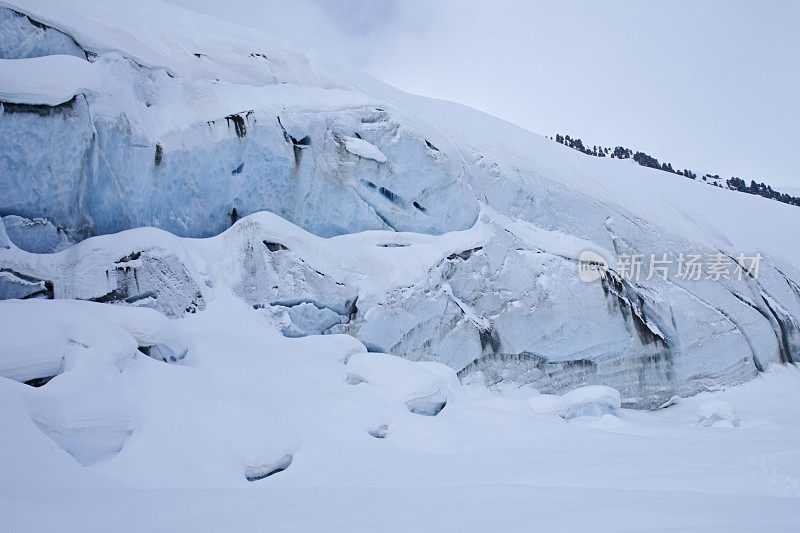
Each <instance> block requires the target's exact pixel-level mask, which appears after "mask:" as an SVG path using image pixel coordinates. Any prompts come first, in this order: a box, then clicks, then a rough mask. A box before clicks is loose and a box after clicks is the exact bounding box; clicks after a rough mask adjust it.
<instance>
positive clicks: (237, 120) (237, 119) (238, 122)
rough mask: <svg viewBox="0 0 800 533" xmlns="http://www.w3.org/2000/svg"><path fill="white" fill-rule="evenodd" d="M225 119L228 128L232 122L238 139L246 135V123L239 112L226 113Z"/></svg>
mask: <svg viewBox="0 0 800 533" xmlns="http://www.w3.org/2000/svg"><path fill="white" fill-rule="evenodd" d="M225 121H226V122H227V123H228V127H229V128H230V127H231V123H233V128H234V131H235V132H236V136H237V137H239V138H240V139H242V138H244V137H245V136H246V135H247V125H246V124H245V120H244V117H242V116H241V115H240V114H233V115H228V116H227V117H225Z"/></svg>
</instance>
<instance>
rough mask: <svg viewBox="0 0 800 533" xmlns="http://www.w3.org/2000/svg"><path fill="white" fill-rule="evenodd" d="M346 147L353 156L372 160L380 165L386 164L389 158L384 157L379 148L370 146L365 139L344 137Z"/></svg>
mask: <svg viewBox="0 0 800 533" xmlns="http://www.w3.org/2000/svg"><path fill="white" fill-rule="evenodd" d="M344 147H345V148H346V149H347V151H348V152H350V153H351V154H353V155H357V156H359V157H363V158H365V159H372V160H374V161H377V162H378V163H386V161H387V158H386V156H385V155H383V152H381V151H380V150H379V149H378V147H377V146H375V145H374V144H370V143H368V142H367V141H365V140H364V139H358V138H356V137H344Z"/></svg>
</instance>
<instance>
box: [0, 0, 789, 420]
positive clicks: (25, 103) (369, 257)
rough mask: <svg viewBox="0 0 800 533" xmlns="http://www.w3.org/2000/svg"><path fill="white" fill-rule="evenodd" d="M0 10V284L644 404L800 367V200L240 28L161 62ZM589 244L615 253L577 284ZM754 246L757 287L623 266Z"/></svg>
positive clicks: (16, 294) (8, 293) (35, 14)
mask: <svg viewBox="0 0 800 533" xmlns="http://www.w3.org/2000/svg"><path fill="white" fill-rule="evenodd" d="M4 4H6V5H9V6H10V7H11V8H13V9H6V8H0V35H2V38H0V41H1V42H0V59H1V60H2V63H0V69H2V70H0V74H2V73H3V72H4V71H5V72H7V73H12V72H13V73H22V74H24V76H22V75H21V76H18V77H16V78H15V79H11V77H10V76H6V75H4V76H0V95H1V96H0V100H2V113H0V190H2V193H0V216H2V217H3V219H2V223H3V224H2V225H1V226H0V227H3V226H5V229H4V230H3V231H2V232H0V298H4V299H8V298H39V297H42V298H76V299H84V300H93V301H97V302H106V303H115V304H120V305H127V306H140V307H151V308H154V309H157V310H159V311H161V312H163V313H164V314H166V315H167V316H170V317H178V316H182V315H185V314H187V313H189V314H190V313H195V312H202V311H203V309H204V308H205V305H206V302H207V301H210V300H211V299H213V298H214V297H215V295H216V293H217V291H219V290H227V288H230V290H232V291H233V292H234V293H235V294H236V295H237V296H239V297H240V298H242V299H243V300H244V301H246V302H247V303H248V304H249V305H251V306H252V307H253V308H254V312H257V313H261V314H264V315H267V316H269V317H270V318H271V319H272V320H274V321H277V323H278V324H279V325H280V327H281V329H282V332H283V333H284V335H286V336H290V337H299V336H306V335H313V334H333V333H346V334H349V335H352V336H354V337H356V338H357V339H359V340H360V341H361V342H363V344H364V345H365V346H366V347H367V348H368V349H369V350H370V351H374V352H381V353H389V354H393V355H399V356H402V357H404V358H407V359H411V360H414V361H437V362H440V363H444V364H446V365H448V366H450V367H451V368H452V369H454V370H456V371H457V372H458V375H459V377H460V378H461V379H462V380H463V381H471V380H477V381H480V382H483V383H487V384H490V385H492V384H498V383H516V384H519V385H532V386H534V387H535V388H537V389H539V390H540V391H542V392H546V393H559V392H564V391H566V390H570V389H573V388H575V387H578V386H581V385H589V384H602V385H607V386H611V387H614V388H616V389H618V390H619V391H620V392H621V393H622V401H623V403H624V404H626V405H632V406H636V407H648V408H652V407H657V406H659V405H661V404H663V403H664V402H666V401H667V400H668V399H669V398H671V397H672V396H674V395H689V394H693V393H696V392H699V391H702V390H709V389H715V388H719V387H723V386H727V385H730V384H734V383H738V382H741V381H744V380H746V379H749V378H750V377H752V376H754V375H756V374H757V373H758V372H759V371H760V370H762V369H764V368H765V367H766V366H767V365H768V364H769V363H772V362H794V361H796V360H798V358H800V288H798V280H800V270H798V268H797V266H796V265H798V264H799V263H798V261H799V260H800V241H799V239H800V237H798V235H797V233H796V232H793V231H791V230H790V229H787V228H793V227H794V228H796V227H799V226H800V216H798V214H797V213H795V211H797V210H796V209H793V208H792V207H789V206H783V205H773V204H772V203H770V202H769V201H768V200H763V199H760V198H752V197H746V196H745V195H740V194H737V193H735V192H731V191H721V190H715V189H712V188H709V187H703V186H702V185H697V184H694V183H691V182H688V180H684V179H681V178H678V177H674V176H663V175H661V174H660V173H658V172H655V171H651V170H649V169H646V168H642V167H638V166H636V165H632V164H628V162H624V161H617V160H597V159H595V158H589V157H586V156H583V155H582V154H579V153H576V152H573V151H571V150H569V149H566V148H564V147H562V146H559V145H556V144H555V143H552V142H550V141H548V140H546V139H543V138H541V137H538V136H535V135H533V134H531V133H529V132H526V131H524V130H521V129H519V128H516V127H514V126H512V125H510V124H507V123H504V122H502V121H500V120H497V119H494V118H492V117H488V116H486V115H483V114H481V113H478V112H476V111H473V110H470V109H467V108H463V107H461V106H457V105H455V104H449V103H447V102H438V101H431V100H426V99H423V98H419V97H415V96H411V95H406V94H403V93H400V92H399V91H396V90H394V89H391V88H389V87H386V86H384V85H382V84H380V83H378V82H376V81H374V80H370V79H367V78H365V77H362V76H359V75H356V74H352V73H350V72H346V71H339V70H338V69H337V68H334V67H326V68H323V67H321V66H318V65H316V64H314V63H312V62H311V61H309V60H308V59H307V58H305V57H303V56H300V55H299V54H295V53H293V52H291V51H287V50H285V49H282V48H280V47H279V46H278V45H275V44H274V43H271V42H266V41H261V40H260V38H257V37H253V36H245V37H242V40H241V41H239V42H240V43H244V44H237V45H231V44H229V43H227V41H224V40H221V41H222V44H220V42H211V43H204V42H202V41H201V40H200V39H201V37H191V36H187V35H178V36H169V37H168V35H170V34H169V33H168V32H167V30H166V29H164V28H160V27H155V28H154V29H153V32H154V33H155V34H157V35H161V36H162V38H163V39H166V40H167V41H168V42H173V41H174V40H175V39H183V41H180V42H175V43H174V44H175V51H174V54H173V56H169V57H166V56H164V55H163V53H162V52H160V51H159V50H160V49H159V47H157V46H152V47H149V46H148V45H147V44H146V43H142V42H139V41H137V40H135V39H134V40H132V41H126V40H124V39H123V38H122V37H119V35H118V34H115V33H113V32H111V33H105V32H100V34H98V35H93V34H92V26H91V24H89V23H87V22H86V21H85V20H83V19H82V18H81V15H80V14H79V13H77V12H76V13H68V12H66V11H64V10H61V11H59V9H58V5H59V4H58V3H57V2H55V3H51V4H48V3H43V2H34V1H30V2H25V1H21V0H20V1H17V2H4ZM129 15H130V16H132V17H134V18H135V16H136V15H135V14H129ZM198 24H200V22H198ZM159 31H161V34H159ZM197 33H198V34H203V33H204V32H200V31H198V32H197ZM169 39H173V41H169ZM192 39H194V40H192ZM248 39H249V40H248ZM212 41H213V39H212ZM76 58H77V59H76ZM56 75H58V76H60V79H61V80H63V83H62V84H61V86H59V87H57V89H58V90H54V91H51V92H47V91H44V90H43V89H42V87H48V84H47V83H41V82H42V80H49V82H52V81H53V79H52V78H53V77H54V76H56ZM65 88H66V89H68V90H66V93H64V90H65ZM706 189H710V190H706ZM765 204H766V205H765ZM134 228H139V229H134ZM120 232H121V233H120ZM6 234H7V237H5V235H6ZM200 237H202V238H203V239H194V238H200ZM6 241H8V242H6ZM4 242H6V244H5V246H4V244H3V243H4ZM73 243H77V244H73ZM583 250H594V251H595V252H596V253H598V254H600V255H601V256H602V257H604V258H606V259H607V260H608V262H609V264H610V267H611V268H610V270H609V271H608V272H607V273H605V274H604V275H603V276H601V277H600V279H598V280H596V281H594V282H591V283H584V282H582V281H581V280H580V278H579V277H578V275H577V261H578V257H579V254H580V252H581V251H583ZM756 251H758V252H760V253H762V254H763V255H764V258H765V259H764V261H763V262H762V265H761V271H760V273H759V276H758V278H757V279H756V278H755V277H747V276H745V277H743V279H737V278H733V279H720V280H713V279H701V280H697V281H681V280H673V279H670V280H664V279H661V278H659V277H658V276H655V277H652V278H651V279H649V280H644V279H642V280H639V281H636V282H634V281H629V280H627V279H625V278H624V277H623V276H620V275H619V273H618V272H617V269H616V258H618V257H619V256H620V255H621V254H643V255H645V256H649V255H650V254H656V255H659V256H660V255H661V254H664V253H667V254H670V255H672V256H677V255H679V254H688V253H696V254H701V255H707V254H715V253H722V254H724V256H725V257H728V258H729V259H730V261H731V265H733V266H735V265H734V263H733V261H734V259H733V258H734V257H736V255H737V254H739V253H742V252H745V253H753V252H756Z"/></svg>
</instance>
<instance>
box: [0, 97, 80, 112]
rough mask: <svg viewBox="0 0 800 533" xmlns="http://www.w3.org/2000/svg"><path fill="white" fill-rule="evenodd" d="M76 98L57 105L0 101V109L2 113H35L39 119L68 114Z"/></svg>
mask: <svg viewBox="0 0 800 533" xmlns="http://www.w3.org/2000/svg"><path fill="white" fill-rule="evenodd" d="M76 99H77V96H73V97H72V98H71V99H70V100H68V101H66V102H64V103H63V104H58V105H44V104H15V103H13V102H3V101H0V109H2V111H3V113H8V114H13V113H35V114H37V115H39V116H40V117H49V116H51V115H57V114H60V113H69V112H71V111H72V109H73V108H74V106H75V101H76Z"/></svg>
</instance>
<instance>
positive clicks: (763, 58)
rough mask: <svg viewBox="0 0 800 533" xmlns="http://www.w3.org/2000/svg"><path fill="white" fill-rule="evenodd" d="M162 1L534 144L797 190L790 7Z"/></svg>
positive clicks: (795, 66) (798, 70)
mask: <svg viewBox="0 0 800 533" xmlns="http://www.w3.org/2000/svg"><path fill="white" fill-rule="evenodd" d="M170 1H172V2H173V3H176V4H179V5H182V6H184V7H187V8H189V9H193V10H195V11H200V12H203V13H207V14H210V15H214V16H217V17H221V18H226V19H229V20H232V21H235V22H238V23H240V24H246V25H250V26H254V27H257V28H259V29H262V30H265V31H267V32H269V33H272V34H274V35H277V36H278V37H281V38H284V39H287V40H288V41H290V42H292V43H293V44H295V45H296V47H297V48H298V49H299V50H301V51H315V52H316V53H317V54H318V55H321V56H327V55H333V56H335V58H336V59H337V60H338V61H340V62H345V63H350V64H352V65H354V66H356V67H357V68H359V69H361V70H364V71H366V72H368V73H370V74H372V75H373V76H375V77H377V78H379V79H381V80H383V81H385V82H387V83H389V84H391V85H394V86H395V87H398V88H400V89H404V90H406V91H409V92H413V93H417V94H422V95H426V96H433V97H437V98H444V99H447V100H453V101H455V102H459V103H462V104H466V105H469V106H471V107H475V108H477V109H480V110H482V111H485V112H487V113H490V114H492V115H496V116H498V117H502V118H504V119H506V120H508V121H510V122H513V123H515V124H518V125H520V126H522V127H524V128H527V129H529V130H532V131H534V132H536V133H540V134H542V135H554V134H555V133H556V132H560V133H567V134H570V135H573V136H577V137H580V138H582V139H583V141H584V144H588V145H590V146H591V145H593V144H602V145H604V146H611V147H613V146H615V145H622V146H626V147H629V148H633V149H640V150H642V151H645V152H647V153H649V154H650V155H653V156H656V157H657V158H658V159H659V160H661V161H669V162H671V163H672V164H673V166H674V167H676V168H684V167H686V168H691V169H693V170H695V171H698V173H704V172H712V173H719V174H720V175H722V176H724V177H726V178H727V177H730V176H732V175H736V176H739V177H742V178H745V179H748V180H749V179H751V178H755V179H757V180H758V181H762V180H763V181H766V182H767V183H770V184H772V185H776V186H781V185H791V186H795V187H800V164H798V161H797V156H798V155H800V149H798V146H800V134H798V127H800V124H799V123H800V1H795V0H785V1H769V0H762V1H756V0H752V1H741V0H739V1H737V0H724V1H722V0H720V1H710V0H672V1H656V0H648V1H639V0H637V1H618V0H603V1H588V0H587V1H571V2H563V1H559V0H549V1H535V2H531V1H521V0H520V1H491V2H486V1H484V2H472V1H469V0H462V1H456V0H441V1H431V0H429V1H421V0H420V1H418V0H398V1H391V0H337V1H333V0H331V1H324V0H294V1H283V2H280V1H275V0H225V1H224V2H219V1H218V0H170ZM797 192H798V193H800V191H797Z"/></svg>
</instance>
